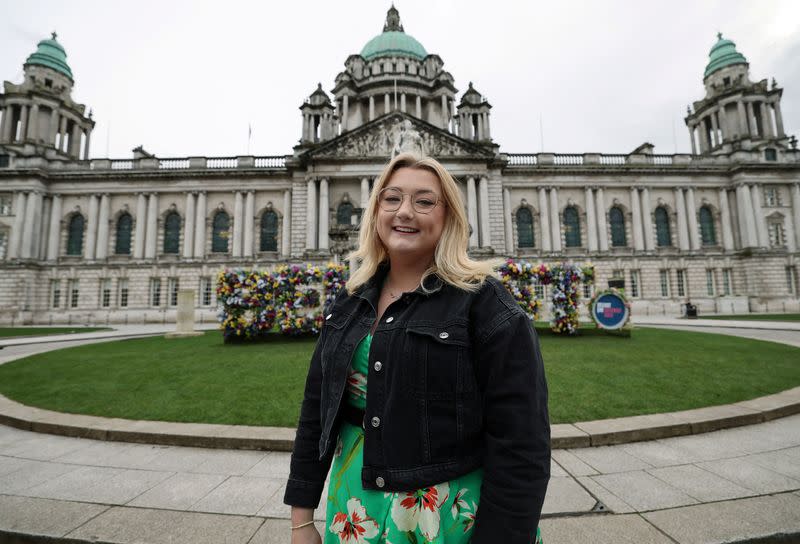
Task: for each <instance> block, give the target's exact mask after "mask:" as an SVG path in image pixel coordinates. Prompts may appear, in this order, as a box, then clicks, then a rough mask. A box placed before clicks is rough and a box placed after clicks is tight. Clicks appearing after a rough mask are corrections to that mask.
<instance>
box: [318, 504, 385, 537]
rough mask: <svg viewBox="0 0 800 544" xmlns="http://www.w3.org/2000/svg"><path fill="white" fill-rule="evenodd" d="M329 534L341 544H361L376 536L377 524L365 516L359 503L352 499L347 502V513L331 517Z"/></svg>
mask: <svg viewBox="0 0 800 544" xmlns="http://www.w3.org/2000/svg"><path fill="white" fill-rule="evenodd" d="M330 532H332V533H333V534H335V535H336V536H338V537H339V542H340V543H341V544H362V543H364V542H368V541H367V540H366V539H368V538H372V537H373V536H375V535H377V534H378V524H377V523H375V520H374V519H372V518H370V517H368V516H367V511H366V509H365V508H364V506H362V504H361V501H360V500H358V499H357V498H355V497H354V498H352V499H350V500H349V501H347V513H344V512H337V513H336V515H335V516H333V523H331V525H330Z"/></svg>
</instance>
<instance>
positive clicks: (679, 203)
mask: <svg viewBox="0 0 800 544" xmlns="http://www.w3.org/2000/svg"><path fill="white" fill-rule="evenodd" d="M675 209H676V210H677V212H678V247H680V248H681V249H682V250H683V251H687V250H688V249H689V227H688V225H687V223H686V199H685V198H684V196H683V189H682V188H680V187H676V188H675Z"/></svg>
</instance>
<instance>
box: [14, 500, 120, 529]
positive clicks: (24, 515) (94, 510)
mask: <svg viewBox="0 0 800 544" xmlns="http://www.w3.org/2000/svg"><path fill="white" fill-rule="evenodd" d="M107 509H108V506H102V505H99V504H85V503H80V502H69V501H54V500H50V499H36V498H32V497H12V496H8V495H0V529H2V530H4V531H13V532H16V533H25V534H36V535H45V536H51V537H61V536H64V535H65V534H67V533H69V532H70V531H72V530H74V529H76V528H77V527H80V526H81V525H83V524H84V523H86V522H87V521H89V520H90V519H92V518H93V517H95V516H97V515H99V514H100V513H101V512H103V511H105V510H107Z"/></svg>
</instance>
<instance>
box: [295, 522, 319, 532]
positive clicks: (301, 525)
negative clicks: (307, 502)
mask: <svg viewBox="0 0 800 544" xmlns="http://www.w3.org/2000/svg"><path fill="white" fill-rule="evenodd" d="M312 523H314V520H313V519H312V520H311V521H307V522H305V523H301V524H300V525H296V526H294V527H292V531H294V530H295V529H302V528H303V527H305V526H306V525H311V524H312Z"/></svg>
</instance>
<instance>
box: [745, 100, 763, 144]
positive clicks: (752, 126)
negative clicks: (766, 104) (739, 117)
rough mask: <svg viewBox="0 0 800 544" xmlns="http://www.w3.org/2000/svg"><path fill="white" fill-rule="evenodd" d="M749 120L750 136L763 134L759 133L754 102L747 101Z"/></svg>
mask: <svg viewBox="0 0 800 544" xmlns="http://www.w3.org/2000/svg"><path fill="white" fill-rule="evenodd" d="M747 120H748V121H749V122H750V136H751V137H756V136H761V134H759V133H758V125H757V124H756V116H755V114H754V113H753V103H752V102H748V103H747Z"/></svg>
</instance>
